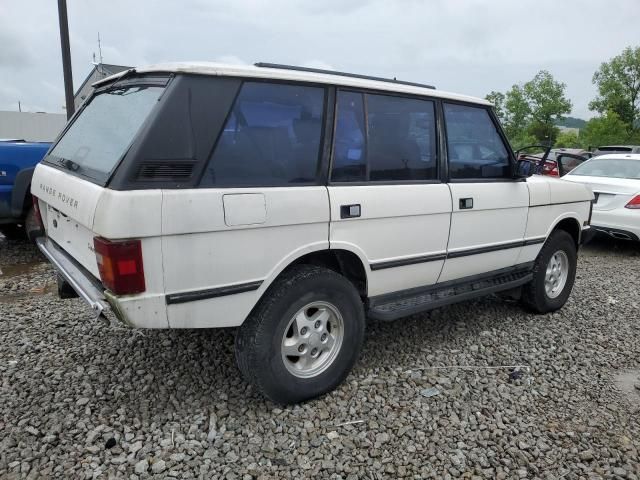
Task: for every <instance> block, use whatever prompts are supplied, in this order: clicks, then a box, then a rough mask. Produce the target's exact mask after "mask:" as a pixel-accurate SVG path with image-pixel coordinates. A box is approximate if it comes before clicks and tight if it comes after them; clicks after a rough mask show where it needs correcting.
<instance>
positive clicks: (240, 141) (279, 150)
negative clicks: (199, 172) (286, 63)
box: [202, 82, 325, 186]
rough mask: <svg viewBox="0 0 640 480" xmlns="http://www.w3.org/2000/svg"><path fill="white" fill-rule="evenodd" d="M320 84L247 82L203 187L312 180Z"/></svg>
mask: <svg viewBox="0 0 640 480" xmlns="http://www.w3.org/2000/svg"><path fill="white" fill-rule="evenodd" d="M324 96H325V92H324V89H323V88H318V87H308V86H301V85H285V84H272V83H258V82H246V83H244V85H243V86H242V89H241V90H240V93H239V94H238V98H237V99H236V101H235V103H234V105H233V107H232V110H231V112H230V114H229V117H228V119H227V122H226V124H225V126H224V129H223V131H222V132H221V134H220V138H219V139H218V143H217V145H216V148H215V150H214V153H213V155H212V157H211V160H210V161H209V165H208V166H207V169H206V171H205V175H204V177H203V180H202V185H203V186H276V185H295V184H309V183H314V182H315V181H316V177H317V171H318V160H319V156H320V143H321V138H322V119H323V111H324Z"/></svg>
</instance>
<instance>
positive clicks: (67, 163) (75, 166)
mask: <svg viewBox="0 0 640 480" xmlns="http://www.w3.org/2000/svg"><path fill="white" fill-rule="evenodd" d="M57 162H58V164H60V165H62V166H63V167H64V168H66V169H67V170H71V171H72V172H77V171H78V170H80V164H79V163H76V162H74V161H73V160H71V159H69V158H58V160H57Z"/></svg>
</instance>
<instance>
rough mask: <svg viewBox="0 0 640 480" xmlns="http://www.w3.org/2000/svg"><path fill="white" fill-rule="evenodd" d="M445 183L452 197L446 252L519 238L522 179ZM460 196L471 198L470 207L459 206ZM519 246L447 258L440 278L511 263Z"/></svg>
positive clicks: (525, 197)
mask: <svg viewBox="0 0 640 480" xmlns="http://www.w3.org/2000/svg"><path fill="white" fill-rule="evenodd" d="M449 186H450V188H451V195H452V197H453V215H452V218H451V233H450V234H449V247H448V252H449V253H455V252H464V251H465V250H468V249H472V248H484V247H492V246H496V245H499V244H501V243H508V242H517V241H522V240H523V238H524V233H525V229H526V226H527V211H528V209H529V189H528V187H527V184H526V182H496V183H453V184H450V185H449ZM463 198H472V199H473V208H472V209H468V210H467V209H460V199H463ZM520 248H521V247H519V248H510V249H506V250H498V251H493V252H487V253H481V254H477V255H473V256H472V257H471V256H464V257H459V258H447V261H446V262H445V265H444V269H443V270H442V275H441V276H440V281H441V282H446V281H449V280H455V279H458V278H462V277H467V276H470V275H477V274H480V273H484V272H490V271H492V270H499V269H502V268H506V267H510V266H513V265H515V264H516V261H517V259H518V254H519V253H520Z"/></svg>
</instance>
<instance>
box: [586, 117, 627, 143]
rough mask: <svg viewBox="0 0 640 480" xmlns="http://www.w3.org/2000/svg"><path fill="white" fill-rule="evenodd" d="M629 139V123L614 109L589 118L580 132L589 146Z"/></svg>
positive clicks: (624, 141) (623, 141) (622, 141)
mask: <svg viewBox="0 0 640 480" xmlns="http://www.w3.org/2000/svg"><path fill="white" fill-rule="evenodd" d="M629 139H630V137H629V130H628V125H627V124H626V123H625V122H623V121H622V120H621V119H620V116H619V115H618V114H617V113H616V112H614V111H612V110H610V111H608V112H607V113H606V114H605V115H603V116H601V117H595V118H592V119H591V120H589V121H588V122H587V125H586V126H585V127H584V129H583V130H582V131H581V132H580V140H581V141H582V144H583V145H584V146H587V147H597V146H599V145H616V144H624V143H626V142H627V141H628V140H629Z"/></svg>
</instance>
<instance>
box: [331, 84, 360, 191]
mask: <svg viewBox="0 0 640 480" xmlns="http://www.w3.org/2000/svg"><path fill="white" fill-rule="evenodd" d="M362 102H363V98H362V94H360V93H354V92H342V91H339V92H338V98H337V102H336V108H337V111H336V130H335V134H334V147H333V171H332V173H331V179H332V180H333V181H336V182H354V181H364V180H365V178H366V151H365V126H364V108H363V106H362Z"/></svg>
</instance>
